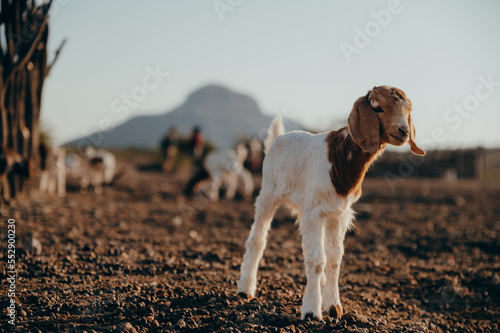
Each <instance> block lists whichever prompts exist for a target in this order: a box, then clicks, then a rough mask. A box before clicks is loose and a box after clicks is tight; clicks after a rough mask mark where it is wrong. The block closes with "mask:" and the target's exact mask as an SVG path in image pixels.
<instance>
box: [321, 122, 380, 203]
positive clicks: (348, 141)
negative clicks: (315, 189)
mask: <svg viewBox="0 0 500 333" xmlns="http://www.w3.org/2000/svg"><path fill="white" fill-rule="evenodd" d="M345 133H348V130H347V127H344V128H341V129H339V130H338V131H331V132H330V133H329V134H328V136H327V137H326V140H325V141H326V143H327V144H328V161H330V163H331V164H332V167H331V169H330V180H331V182H332V184H333V186H334V187H335V191H336V192H337V193H338V194H339V195H341V196H344V197H345V196H347V195H348V194H349V193H351V192H353V191H354V192H353V193H354V194H355V195H358V194H361V183H362V182H363V179H364V178H365V174H366V171H367V170H368V168H369V167H370V165H371V164H372V163H373V162H374V160H375V159H376V158H377V157H378V156H380V154H381V153H382V152H383V151H384V149H385V144H383V145H382V146H381V147H380V149H379V151H378V152H377V153H376V154H371V153H368V152H366V151H364V150H363V149H361V147H359V146H358V145H357V144H356V143H355V142H354V140H353V139H352V138H351V135H350V134H347V136H345Z"/></svg>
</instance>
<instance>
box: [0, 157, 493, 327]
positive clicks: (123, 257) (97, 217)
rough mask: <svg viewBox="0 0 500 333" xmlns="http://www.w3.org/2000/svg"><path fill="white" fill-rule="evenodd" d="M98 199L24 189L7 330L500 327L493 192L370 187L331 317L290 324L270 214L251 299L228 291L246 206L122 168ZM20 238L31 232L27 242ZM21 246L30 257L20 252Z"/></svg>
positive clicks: (286, 276)
mask: <svg viewBox="0 0 500 333" xmlns="http://www.w3.org/2000/svg"><path fill="white" fill-rule="evenodd" d="M125 165H126V166H127V167H126V168H125V169H124V170H122V172H123V176H122V177H121V178H120V179H119V180H118V181H117V184H116V186H114V187H113V188H111V189H109V190H108V191H107V192H106V193H104V194H103V195H100V196H96V195H95V194H94V193H92V192H88V193H80V192H79V191H73V192H69V193H68V195H67V196H66V197H65V198H63V199H59V198H55V197H50V196H47V195H41V194H37V193H35V194H33V195H32V197H31V198H29V199H28V198H25V199H24V200H19V201H18V202H17V203H15V204H13V205H12V206H11V207H9V208H7V209H4V210H3V212H2V216H3V217H2V222H1V227H0V231H1V235H0V239H1V241H2V242H1V245H2V246H1V256H2V258H1V260H2V261H1V262H2V266H1V270H0V274H1V275H2V276H3V277H2V298H1V303H0V305H1V307H2V309H6V308H7V306H8V305H9V303H8V301H9V300H8V298H7V297H6V292H7V289H8V283H7V280H6V278H5V275H6V272H7V268H6V253H7V250H6V244H7V227H6V226H7V222H6V221H7V219H8V218H14V219H16V241H17V242H16V248H17V252H16V260H17V261H16V270H17V271H18V280H17V284H16V289H17V290H16V307H17V311H18V312H17V318H16V325H15V326H11V325H10V324H8V323H7V320H8V317H7V314H6V310H3V311H2V319H1V320H0V330H2V331H17V332H108V331H111V332H252V331H253V332H264V331H265V332H332V331H335V332H499V325H500V241H499V239H500V223H499V215H500V206H499V202H500V186H498V184H497V185H495V184H493V185H492V184H485V183H478V182H470V181H469V182H464V183H458V184H445V183H441V182H436V181H409V180H407V181H404V182H401V183H399V184H396V187H397V189H396V190H395V191H391V190H390V189H389V187H388V184H387V183H386V182H385V181H384V180H371V179H368V180H367V181H366V182H365V184H364V192H363V196H362V198H361V200H360V202H359V203H358V204H357V205H356V207H355V208H356V210H357V211H358V218H357V222H356V229H355V230H354V231H353V232H350V233H349V234H348V236H347V237H346V241H345V248H346V250H345V256H344V259H343V262H342V268H341V277H340V290H341V299H342V301H343V305H344V308H345V311H346V312H347V314H345V315H344V316H343V317H342V319H341V320H336V319H332V318H329V317H328V316H327V315H325V317H324V320H323V321H315V320H307V321H301V320H300V304H301V296H302V293H303V292H304V288H305V283H306V279H305V272H304V267H303V263H302V259H303V258H302V253H301V247H300V235H299V233H298V231H297V227H296V226H295V225H294V219H293V218H292V216H291V215H290V214H289V213H288V212H287V211H286V210H285V209H282V210H280V211H279V212H278V213H277V215H276V217H275V220H274V222H273V227H272V230H271V232H270V235H269V245H268V248H267V249H266V252H265V254H264V258H263V260H262V262H261V265H260V270H259V285H258V291H257V297H256V298H255V299H252V300H244V299H240V298H238V297H237V296H236V293H235V290H236V281H237V279H238V275H239V267H240V262H241V258H242V255H243V244H244V241H245V239H246V237H247V236H248V232H249V228H250V225H251V223H252V216H253V202H245V201H243V200H235V201H227V200H221V201H219V202H217V203H209V202H208V201H207V200H206V198H204V197H203V196H197V197H195V198H194V199H192V198H185V197H183V196H182V195H181V193H182V191H181V189H182V185H183V184H184V182H185V181H186V176H185V175H184V176H183V175H164V174H161V173H157V172H139V171H137V169H136V168H135V167H134V166H133V165H132V164H125ZM30 233H31V236H30ZM30 237H32V238H35V239H38V240H39V241H40V243H41V245H42V249H41V252H39V253H36V250H31V251H28V247H29V244H27V243H28V240H29V239H30ZM23 243H24V244H23Z"/></svg>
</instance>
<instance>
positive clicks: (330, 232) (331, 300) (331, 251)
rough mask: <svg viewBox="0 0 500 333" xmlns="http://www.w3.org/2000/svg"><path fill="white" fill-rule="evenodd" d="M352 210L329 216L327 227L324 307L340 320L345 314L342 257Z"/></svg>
mask: <svg viewBox="0 0 500 333" xmlns="http://www.w3.org/2000/svg"><path fill="white" fill-rule="evenodd" d="M352 218H353V213H352V211H351V210H348V211H342V212H334V213H331V214H329V215H328V217H327V222H326V225H325V251H326V258H327V262H326V268H325V271H326V284H325V287H324V289H323V306H324V307H325V310H326V311H328V314H329V315H330V317H333V318H340V317H341V316H342V314H343V310H342V305H341V304H340V295H339V274H340V264H341V261H342V255H343V254H344V237H345V233H346V232H347V229H348V227H349V225H350V224H351V221H352Z"/></svg>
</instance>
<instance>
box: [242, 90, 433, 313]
mask: <svg viewBox="0 0 500 333" xmlns="http://www.w3.org/2000/svg"><path fill="white" fill-rule="evenodd" d="M411 109H412V107H411V101H410V100H409V99H408V98H407V97H406V95H405V93H404V92H403V91H401V90H399V89H397V88H392V87H387V86H381V87H374V88H373V89H372V90H371V91H369V92H368V93H367V94H366V95H365V96H363V97H360V98H359V99H358V100H357V101H356V102H355V103H354V106H353V109H352V111H351V113H350V115H349V119H348V126H347V127H344V128H341V129H339V130H337V131H331V132H325V133H321V134H311V133H307V132H304V131H292V132H290V133H286V134H284V133H283V132H284V130H283V125H282V121H281V118H280V117H278V118H276V119H275V120H274V121H273V123H272V125H271V127H270V129H269V139H268V140H266V150H268V152H267V155H266V157H265V159H264V166H263V180H262V189H261V191H260V194H259V196H258V198H257V201H256V208H255V220H254V223H253V225H252V229H251V231H250V236H249V237H248V239H247V241H246V244H245V247H246V252H245V255H244V257H243V262H242V264H241V278H240V280H239V281H238V293H239V294H240V295H241V296H244V297H254V296H255V292H256V288H257V270H258V265H259V262H260V259H261V257H262V255H263V252H264V248H265V247H266V238H267V233H268V230H269V228H270V225H271V221H272V219H273V215H274V212H275V209H276V207H277V206H278V205H279V204H288V205H289V206H291V207H292V208H293V209H294V210H295V211H296V212H297V215H298V224H299V230H300V233H301V235H302V248H303V251H304V257H305V260H304V262H305V269H306V276H307V285H306V289H305V293H304V296H303V301H302V309H301V318H302V319H304V318H305V317H306V316H312V317H313V318H317V319H322V310H321V307H322V306H323V307H324V308H325V310H326V311H327V312H328V313H329V315H330V316H332V317H334V318H339V317H340V316H342V313H343V310H342V306H341V304H340V297H339V288H338V279H339V269H340V263H341V259H342V255H343V253H344V246H343V242H344V237H345V234H346V232H347V230H348V229H349V228H350V227H351V224H352V220H353V217H354V212H353V210H352V209H351V206H352V204H353V203H354V202H356V201H357V200H358V199H359V197H360V195H361V183H362V181H363V179H364V177H365V173H366V171H367V169H368V168H369V167H370V165H371V164H372V163H373V162H374V161H375V159H376V158H377V157H378V156H380V155H381V154H382V152H383V151H384V149H385V148H386V146H387V145H388V144H392V145H395V146H401V145H403V144H404V143H406V142H409V144H410V146H411V151H412V152H413V153H414V154H416V155H425V152H424V151H423V150H422V149H420V148H418V147H417V145H416V144H415V127H414V126H413V124H412V120H411V115H410V113H411Z"/></svg>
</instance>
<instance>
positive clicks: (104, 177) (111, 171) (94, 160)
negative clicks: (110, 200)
mask: <svg viewBox="0 0 500 333" xmlns="http://www.w3.org/2000/svg"><path fill="white" fill-rule="evenodd" d="M84 158H85V162H84V168H83V178H82V183H81V187H82V189H86V188H87V187H88V186H89V184H92V186H94V189H95V192H96V193H97V194H100V193H102V191H103V185H109V184H111V183H112V182H113V177H114V175H115V171H116V159H115V155H113V154H112V153H110V152H109V151H107V150H104V149H97V150H96V149H95V148H94V147H91V146H89V147H87V149H86V150H85V156H84Z"/></svg>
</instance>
